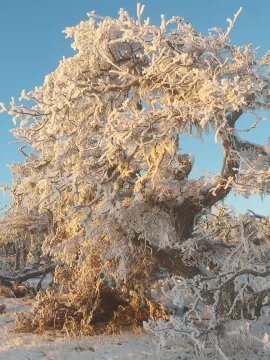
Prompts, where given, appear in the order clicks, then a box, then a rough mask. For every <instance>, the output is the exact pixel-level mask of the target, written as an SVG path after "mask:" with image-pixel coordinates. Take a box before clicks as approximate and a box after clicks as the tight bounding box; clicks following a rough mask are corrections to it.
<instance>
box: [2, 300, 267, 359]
mask: <svg viewBox="0 0 270 360" xmlns="http://www.w3.org/2000/svg"><path fill="white" fill-rule="evenodd" d="M3 303H4V304H6V305H7V308H6V313H4V314H1V315H0V360H19V359H26V360H39V359H42V360H56V359H57V360H73V359H74V360H98V359H99V360H146V359H147V360H176V359H179V360H186V359H196V360H206V359H207V360H210V359H212V360H217V359H219V356H218V354H217V353H213V351H210V350H209V351H207V350H206V351H205V353H204V354H201V355H195V354H194V352H192V351H191V350H190V349H191V348H190V346H188V344H183V343H182V344H181V345H180V346H179V345H178V346H170V347H168V348H166V349H164V350H163V351H161V352H158V351H157V347H156V344H155V342H154V339H153V337H151V336H150V335H146V334H141V335H131V334H129V335H127V334H126V335H121V336H120V335H118V336H104V337H87V338H77V339H71V338H69V337H67V336H63V335H62V336H59V335H58V336H57V337H55V336H54V335H53V334H52V333H46V334H44V335H35V334H22V333H16V332H15V331H14V330H13V327H14V316H15V313H16V312H20V311H26V310H27V309H30V308H31V302H30V300H26V299H14V298H6V297H0V305H1V304H3ZM236 325H238V324H235V325H233V326H232V328H233V327H234V326H236ZM252 327H253V334H254V335H255V338H254V339H253V340H251V341H248V342H247V343H244V342H243V340H241V339H239V338H236V337H234V336H232V337H231V339H230V340H229V343H228V344H229V345H230V347H231V351H230V353H229V355H228V356H229V357H228V359H229V360H231V359H237V360H245V359H246V360H267V359H268V360H269V359H270V349H269V344H270V343H268V335H269V337H270V317H266V316H264V317H263V318H262V319H261V320H260V322H256V323H254V324H252ZM265 334H266V335H265ZM263 341H264V342H265V345H264V343H263Z"/></svg>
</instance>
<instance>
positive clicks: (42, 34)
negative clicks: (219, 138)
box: [0, 0, 270, 214]
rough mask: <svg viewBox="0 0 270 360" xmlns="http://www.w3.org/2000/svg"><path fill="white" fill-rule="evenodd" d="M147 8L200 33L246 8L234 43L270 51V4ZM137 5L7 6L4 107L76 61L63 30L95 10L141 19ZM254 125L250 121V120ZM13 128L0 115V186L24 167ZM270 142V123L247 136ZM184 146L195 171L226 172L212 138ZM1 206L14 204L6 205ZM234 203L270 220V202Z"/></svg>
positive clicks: (0, 29) (0, 90)
mask: <svg viewBox="0 0 270 360" xmlns="http://www.w3.org/2000/svg"><path fill="white" fill-rule="evenodd" d="M141 3H142V4H145V5H146V9H145V15H146V16H150V18H151V21H152V22H153V23H158V22H159V21H160V14H165V15H166V17H171V16H174V15H179V16H182V17H184V18H185V19H186V20H188V21H189V22H191V23H192V24H193V26H194V27H195V29H196V31H198V32H202V33H206V32H207V31H208V29H209V28H211V27H226V26H227V22H226V19H227V18H228V17H230V18H232V17H233V15H234V14H235V13H236V12H237V10H238V9H239V7H240V6H242V7H243V11H242V13H241V14H240V17H239V18H238V21H237V23H236V26H235V28H234V30H233V32H232V34H231V39H232V42H233V43H235V44H237V45H241V44H247V43H253V44H254V47H258V46H260V49H259V55H262V54H264V53H265V52H266V51H267V50H268V49H270V21H269V12H270V2H269V0H260V1H258V2H254V1H252V0H241V1H240V0H227V1H218V0H185V1H184V0H166V1H161V0H144V1H143V0H142V1H141ZM136 4H137V0H125V1H124V0H103V1H96V0H95V1H94V0H76V1H74V0H46V1H38V0H24V1H21V0H13V1H8V0H4V1H2V2H1V8H0V44H1V50H2V51H1V57H0V81H1V86H0V101H3V102H5V103H7V104H8V103H9V102H10V98H11V96H14V97H15V98H18V97H19V96H20V93H21V90H22V89H26V90H27V91H29V90H31V89H33V88H34V87H35V86H37V85H41V84H42V83H43V79H44V76H45V75H46V74H48V73H50V72H52V71H53V70H54V69H55V68H56V67H57V66H58V63H59V60H60V59H62V57H63V56H66V57H68V56H71V55H72V54H73V51H72V50H71V49H70V40H66V39H65V37H64V34H62V30H63V29H64V28H65V27H67V26H73V25H76V24H77V23H79V22H80V21H81V20H86V19H87V16H86V13H87V12H90V11H92V10H95V12H96V13H98V14H101V15H108V16H112V17H115V16H117V12H118V10H119V8H121V7H122V8H125V9H127V10H128V11H129V12H130V13H131V14H132V15H135V13H136ZM245 122H247V123H249V119H248V118H244V119H243V121H242V126H245V124H244V123H245ZM12 126H13V124H12V122H11V118H10V117H9V116H7V115H6V114H2V115H0V154H1V161H0V183H2V184H5V183H10V182H11V173H10V171H9V169H8V168H7V166H6V164H10V163H12V162H15V161H23V156H22V155H21V154H20V153H19V152H18V150H17V149H18V147H19V145H11V144H9V142H10V141H13V140H14V138H13V137H12V135H11V134H10V133H9V132H8V131H9V129H10V128H12ZM268 136H270V122H265V123H262V124H261V125H260V126H259V127H258V128H257V129H256V130H255V131H254V132H252V133H248V134H245V138H248V139H249V140H252V141H253V142H257V143H261V144H265V142H266V139H267V137H268ZM181 146H182V147H183V148H184V150H185V151H192V152H194V154H195V158H196V162H195V167H196V168H200V169H207V170H210V171H214V172H218V171H219V170H220V168H221V158H222V152H221V149H220V145H219V144H214V141H213V139H212V138H211V137H207V138H206V140H205V143H204V144H201V143H200V142H199V141H196V142H194V141H191V140H190V138H187V137H184V138H183V139H182V143H181ZM0 201H1V204H0V207H1V205H3V204H5V203H7V202H8V198H7V197H5V198H4V199H2V200H1V199H0ZM228 202H230V203H231V204H233V205H234V206H235V207H236V209H237V210H238V211H241V212H243V211H245V210H247V209H253V210H254V211H257V212H260V213H263V214H270V206H269V205H268V203H269V199H268V200H267V199H265V200H264V202H261V200H260V199H259V198H258V197H257V198H255V199H250V200H248V201H247V200H244V199H242V197H236V198H235V197H234V196H229V197H228Z"/></svg>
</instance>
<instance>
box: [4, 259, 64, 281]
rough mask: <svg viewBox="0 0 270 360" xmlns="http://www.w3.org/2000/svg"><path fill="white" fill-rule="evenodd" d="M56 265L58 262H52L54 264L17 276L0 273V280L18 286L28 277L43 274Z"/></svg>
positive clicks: (31, 277) (50, 270)
mask: <svg viewBox="0 0 270 360" xmlns="http://www.w3.org/2000/svg"><path fill="white" fill-rule="evenodd" d="M57 265H59V263H54V264H51V265H49V266H47V267H46V268H44V269H42V270H37V271H32V272H29V273H26V274H24V275H19V276H17V277H12V276H5V275H1V274H0V281H1V280H2V281H5V282H11V283H13V284H12V286H19V285H20V284H21V283H23V282H24V281H27V280H29V279H33V278H36V277H39V276H44V275H46V274H48V273H50V272H52V271H53V270H54V269H55V268H56V266H57Z"/></svg>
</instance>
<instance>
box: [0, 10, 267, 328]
mask: <svg viewBox="0 0 270 360" xmlns="http://www.w3.org/2000/svg"><path fill="white" fill-rule="evenodd" d="M143 9H144V7H143V6H140V5H139V4H138V8H137V17H136V19H133V18H132V17H130V15H129V14H128V13H127V12H126V11H125V10H123V9H121V10H120V11H119V17H118V18H117V19H112V18H109V17H102V16H98V15H95V13H94V12H91V13H89V14H88V16H89V19H88V20H87V21H84V22H81V23H80V24H78V25H77V26H75V27H71V28H67V29H66V30H65V31H64V32H65V33H66V35H67V37H73V39H74V42H73V44H72V48H73V49H74V50H75V51H76V53H75V55H74V56H73V57H70V58H68V59H65V58H64V59H63V60H62V61H61V62H60V65H59V67H58V68H57V69H56V70H55V71H54V72H53V73H51V74H49V75H47V76H46V77H45V80H44V84H43V85H42V86H39V87H36V88H35V89H34V90H33V91H30V92H26V91H23V92H22V95H21V98H20V101H21V102H22V103H21V105H18V104H17V103H16V102H15V100H14V99H13V100H12V102H11V104H10V107H6V106H5V105H4V104H2V111H7V112H8V113H9V114H10V115H11V116H12V117H13V122H14V124H17V122H18V121H19V122H20V123H19V124H20V126H19V127H16V128H15V129H13V130H12V133H13V134H14V136H15V137H16V138H18V141H19V142H21V143H22V144H23V145H27V146H28V147H27V148H26V149H24V148H23V147H22V148H20V151H21V153H22V154H23V156H24V162H23V163H14V164H12V165H11V170H12V173H13V174H14V181H13V185H12V189H11V195H12V207H13V208H14V209H16V208H20V207H23V208H24V209H26V210H27V211H28V212H29V213H30V214H44V213H45V212H46V211H48V210H49V211H50V214H51V218H50V219H51V226H50V229H51V231H49V232H48V234H47V236H46V237H45V239H44V242H43V251H44V252H45V253H49V254H50V255H51V256H53V257H55V258H56V259H60V260H61V261H62V262H63V264H65V266H66V267H65V271H67V273H68V276H66V274H64V271H63V270H61V269H58V272H56V277H57V276H58V281H59V283H62V284H63V282H64V283H65V285H63V289H65V291H67V288H69V289H70V294H71V293H72V294H76V293H80V291H83V290H82V289H85V288H86V287H87V286H86V284H90V283H91V282H96V281H97V279H99V274H100V273H105V274H106V276H108V278H110V279H112V281H113V284H114V286H115V287H116V288H117V289H119V291H120V292H121V293H123V292H124V293H125V296H126V299H127V298H128V297H129V296H131V295H130V294H133V295H134V291H135V290H136V291H135V292H136V294H137V295H136V296H137V300H138V299H139V298H140V299H142V298H143V296H145V295H147V291H148V292H149V290H150V287H151V284H152V283H153V281H154V277H155V275H156V272H157V271H158V270H159V269H160V268H165V269H167V271H168V272H169V273H170V274H173V275H176V276H178V277H179V276H180V277H181V279H182V280H183V279H190V280H185V282H184V284H185V286H184V288H183V285H182V288H181V289H180V290H179V289H178V290H179V291H180V293H181V291H187V288H188V287H190V284H193V285H192V286H193V287H192V286H191V288H192V289H193V290H194V289H195V288H196V286H197V287H198V289H197V290H196V291H195V290H194V292H193V293H192V294H191V297H192V296H193V295H194V294H197V295H198V299H197V298H196V296H195V298H196V299H197V303H196V306H197V304H198V302H199V300H200V301H201V302H203V301H205V303H206V302H207V303H208V304H210V305H211V306H213V307H214V312H213V313H214V317H216V320H217V318H218V317H219V316H222V315H221V314H224V313H225V312H226V313H228V311H229V312H230V313H232V312H233V310H230V309H229V310H228V311H227V310H226V309H225V310H224V309H223V310H222V309H221V307H223V308H226V304H225V300H224V301H222V300H220V299H221V298H222V296H223V295H222V289H224V288H225V286H227V285H228V284H230V283H232V282H233V281H234V280H235V279H236V278H237V279H238V278H239V276H240V274H245V272H244V269H250V272H249V273H248V274H251V275H252V274H253V275H255V276H257V275H256V274H257V273H258V272H259V273H260V274H262V273H264V274H265V271H267V270H266V268H265V266H266V265H267V261H266V259H267V254H268V252H267V250H268V241H269V237H268V236H265V237H264V236H262V234H264V232H263V231H266V233H268V231H269V226H268V223H267V220H265V219H263V220H258V219H256V218H254V217H252V216H250V215H244V216H243V217H240V218H238V217H237V216H236V215H233V214H230V213H228V212H227V210H226V211H225V212H224V211H223V212H222V209H221V208H220V207H218V209H219V211H216V212H214V213H212V211H211V209H212V208H213V206H215V205H216V204H217V203H218V202H219V201H221V200H223V199H224V198H225V197H226V195H227V194H228V193H229V192H230V191H231V190H232V189H233V190H234V191H235V192H236V193H238V194H243V195H244V196H246V197H249V196H251V195H253V194H256V193H257V194H260V195H261V196H262V197H263V196H265V195H266V194H268V193H269V189H270V182H269V164H270V156H269V153H268V152H267V147H266V148H265V147H264V146H263V145H258V144H255V143H251V142H248V141H244V140H242V139H241V137H240V136H239V134H238V131H237V126H236V125H237V122H238V120H239V119H240V118H243V117H244V119H245V115H246V114H250V115H252V116H253V117H254V124H253V126H252V128H253V127H255V126H256V125H257V124H258V123H259V122H260V120H261V117H262V115H261V114H262V111H263V110H265V111H268V110H269V105H270V94H269V89H270V82H269V79H270V77H269V65H270V54H269V53H267V54H266V55H265V56H263V57H262V58H260V59H258V58H257V54H256V51H255V50H253V49H252V46H251V45H250V44H249V45H244V46H235V45H232V44H231V43H230V39H229V34H230V32H231V30H232V28H233V25H234V22H235V20H236V18H237V15H238V13H237V14H236V15H235V17H234V20H228V21H229V26H228V28H227V29H226V30H222V29H219V28H214V29H211V30H209V33H208V34H207V35H203V34H200V33H197V32H196V31H195V30H194V28H193V27H192V26H191V24H190V23H188V22H187V21H185V20H184V19H183V18H181V17H179V16H175V17H173V18H172V19H170V20H166V19H165V17H164V16H163V15H162V16H161V24H160V25H158V26H156V25H151V23H150V20H149V18H147V19H145V20H143V19H142V14H143ZM27 101H29V102H30V106H29V107H27V106H26V104H27ZM209 132H210V133H211V134H212V133H213V134H214V137H215V140H216V141H220V143H221V146H222V148H223V164H221V165H222V169H221V171H220V173H219V174H216V175H214V176H212V175H211V176H210V175H209V176H208V177H206V178H201V179H197V180H195V179H192V177H191V175H190V174H191V171H192V168H193V163H194V158H193V156H192V154H187V153H185V152H182V146H181V138H180V135H181V134H183V133H185V134H188V135H190V136H191V137H196V138H198V139H201V138H202V137H203V136H204V134H208V133H209ZM29 149H30V152H29ZM263 221H265V222H266V223H267V224H263ZM265 228H266V230H262V229H265ZM194 231H195V232H194ZM239 253H241V254H242V253H243V254H244V256H243V257H242V258H241V261H237V258H239ZM254 254H257V255H256V256H257V257H256V256H255V255H254ZM201 264H203V265H205V266H209V269H210V270H211V272H212V275H211V276H210V277H206V278H203V280H202V279H201V278H200V277H198V276H199V274H200V267H201ZM260 266H261V267H260ZM67 269H68V270H67ZM241 271H242V272H241ZM254 271H255V272H254ZM256 271H257V272H256ZM221 273H222V274H225V275H222V276H223V277H220V276H219V275H220V274H221ZM236 274H239V276H238V275H236ZM229 276H230V278H228V277H229ZM192 279H193V280H192ZM198 279H201V280H200V281H198ZM220 279H221V280H222V279H224V281H223V282H222V281H221V280H220ZM229 279H232V280H230V281H229ZM69 280H70V282H68V281H69ZM182 280H181V281H182ZM98 281H100V280H98ZM220 281H221V282H220ZM226 281H227V283H226ZM215 282H217V283H218V284H219V285H217V284H216V283H215ZM67 283H68V284H69V285H67ZM210 283H211V284H212V285H211V286H212V287H211V286H210V285H209V287H207V286H208V285H207V284H210ZM175 284H176V285H177V284H178V282H176V283H175ZM204 284H206V285H207V286H206V289H208V290H209V289H210V288H211V289H212V290H211V291H210V293H207V292H206V293H205V294H206V295H205V296H204V295H203V293H202V291H203V289H205V288H204V287H203V286H204ZM222 284H223V285H222ZM224 284H225V285H224ZM176 285H175V286H176ZM195 285H196V286H195ZM88 286H90V285H88ZM179 286H180V285H179V284H178V285H177V286H176V287H177V288H178V287H179ZM218 286H219V287H218ZM222 286H223V288H222ZM237 286H238V285H237V284H235V285H234V286H233V287H232V289H231V293H235V292H236V293H237V292H238V288H239V286H240V285H239V286H238V287H237ZM176 287H173V291H174V290H175V289H176ZM246 288H247V287H245V289H246ZM123 289H126V291H124V290H123ZM183 289H184V290H183ZM213 289H216V290H218V289H219V293H218V294H221V295H220V297H219V298H218V297H216V295H215V296H212V295H211V294H212V293H214V294H216V292H215V291H216V290H213ZM226 289H228V287H227V288H226ZM189 291H191V290H189ZM191 292H192V291H191ZM178 293H179V292H178ZM134 296H135V295H134ZM180 297H181V296H180ZM193 297H194V296H193ZM235 299H238V298H237V295H233V294H232V302H234V303H236V301H237V300H235ZM242 300H243V299H242ZM76 301H77V302H79V297H76V296H75V295H74V296H73V302H76ZM127 301H128V300H127ZM138 301H139V300H138ZM221 304H222V306H221ZM231 305H232V304H231V302H230V303H229V306H231ZM194 306H195V305H194ZM196 306H195V308H196ZM195 308H192V309H193V310H194V311H195V310H196V309H195ZM196 311H197V310H196ZM235 312H237V309H235ZM235 316H236V315H235ZM213 321H214V320H213ZM173 326H174V325H173Z"/></svg>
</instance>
